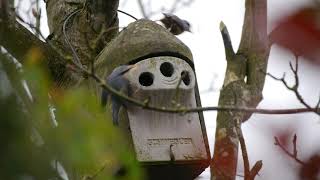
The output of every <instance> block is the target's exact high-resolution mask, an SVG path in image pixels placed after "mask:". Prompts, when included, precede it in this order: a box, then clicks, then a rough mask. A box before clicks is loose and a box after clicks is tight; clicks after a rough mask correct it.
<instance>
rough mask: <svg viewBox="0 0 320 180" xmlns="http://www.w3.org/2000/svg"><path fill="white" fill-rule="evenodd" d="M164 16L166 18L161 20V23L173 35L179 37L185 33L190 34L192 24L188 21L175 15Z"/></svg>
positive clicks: (165, 14)
mask: <svg viewBox="0 0 320 180" xmlns="http://www.w3.org/2000/svg"><path fill="white" fill-rule="evenodd" d="M163 15H164V18H162V19H160V21H161V22H162V23H163V24H164V26H165V27H166V28H167V29H169V31H170V32H171V33H172V34H174V35H179V34H181V33H183V32H185V31H189V32H190V24H189V22H188V21H186V20H183V19H180V18H179V17H178V16H176V15H173V14H167V13H163Z"/></svg>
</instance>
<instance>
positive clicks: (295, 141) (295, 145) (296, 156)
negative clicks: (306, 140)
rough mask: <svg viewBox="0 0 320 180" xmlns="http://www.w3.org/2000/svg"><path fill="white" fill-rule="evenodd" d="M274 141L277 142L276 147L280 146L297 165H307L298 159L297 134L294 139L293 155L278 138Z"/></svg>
mask: <svg viewBox="0 0 320 180" xmlns="http://www.w3.org/2000/svg"><path fill="white" fill-rule="evenodd" d="M274 140H275V143H274V144H275V145H276V146H279V147H280V148H281V149H282V150H283V152H285V153H286V154H287V155H288V156H289V157H291V158H292V159H294V160H295V161H296V162H297V163H299V164H301V165H305V164H306V163H305V162H303V161H302V160H300V159H299V158H298V153H297V136H296V134H295V135H294V137H293V141H292V143H293V153H290V152H289V151H288V150H287V149H286V148H285V147H284V146H283V145H282V144H281V143H280V141H279V139H278V137H274Z"/></svg>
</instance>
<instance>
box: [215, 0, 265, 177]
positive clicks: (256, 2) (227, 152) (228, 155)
mask: <svg viewBox="0 0 320 180" xmlns="http://www.w3.org/2000/svg"><path fill="white" fill-rule="evenodd" d="M245 6H246V11H245V19H244V24H243V31H242V38H241V43H240V47H239V50H238V52H237V53H236V54H235V53H233V50H232V45H231V41H230V39H229V35H228V33H227V31H226V27H223V25H222V27H221V33H222V35H223V39H224V43H225V49H226V59H227V70H226V75H225V80H224V84H223V88H222V90H221V92H220V99H219V106H228V105H229V106H239V107H256V106H257V105H258V104H259V102H260V101H261V100H262V90H263V86H264V81H265V73H264V72H265V71H266V68H267V61H268V57H269V51H270V49H269V45H268V38H267V0H246V5H245ZM245 78H246V79H245ZM250 116H251V114H247V113H244V112H231V111H229V112H228V111H224V112H218V116H217V127H216V137H215V146H214V154H213V158H212V162H211V179H212V180H214V179H218V180H233V179H236V171H237V161H238V144H239V137H238V134H237V130H236V125H237V123H241V122H244V121H246V120H248V119H249V117H250Z"/></svg>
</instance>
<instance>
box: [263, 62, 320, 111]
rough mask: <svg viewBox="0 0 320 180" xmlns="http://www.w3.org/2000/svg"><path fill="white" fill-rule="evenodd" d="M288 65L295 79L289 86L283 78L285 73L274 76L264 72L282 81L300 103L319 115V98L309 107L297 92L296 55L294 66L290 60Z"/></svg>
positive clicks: (297, 64) (297, 65)
mask: <svg viewBox="0 0 320 180" xmlns="http://www.w3.org/2000/svg"><path fill="white" fill-rule="evenodd" d="M289 65H290V69H291V71H292V73H293V74H294V80H295V83H294V84H293V85H292V86H290V85H289V84H288V82H287V81H286V79H285V75H286V74H283V76H282V77H281V78H278V77H275V76H274V75H272V74H270V73H265V74H266V75H268V76H269V77H271V78H272V79H274V80H277V81H280V82H282V84H283V85H284V86H285V87H286V88H287V89H288V90H290V91H292V92H293V93H294V94H295V96H296V97H297V99H298V100H299V102H300V103H301V104H303V105H304V106H305V107H306V108H307V109H309V110H310V111H313V112H314V113H316V114H317V115H320V112H319V111H317V110H316V109H318V107H319V104H320V99H319V100H318V102H317V104H316V106H315V108H313V107H311V106H310V105H309V104H308V103H307V102H306V101H305V100H304V99H303V97H302V95H301V94H300V92H299V89H298V88H299V85H300V84H299V81H300V79H299V75H298V69H299V62H298V57H297V56H296V57H295V66H294V67H293V65H292V63H291V62H290V64H289Z"/></svg>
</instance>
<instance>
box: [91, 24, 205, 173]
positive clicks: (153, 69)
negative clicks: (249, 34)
mask: <svg viewBox="0 0 320 180" xmlns="http://www.w3.org/2000/svg"><path fill="white" fill-rule="evenodd" d="M123 64H135V68H134V69H133V70H130V71H129V72H128V73H126V74H125V77H126V78H127V79H128V80H129V82H130V88H131V92H132V94H131V95H130V96H131V97H133V98H136V99H139V100H141V101H145V100H146V99H149V105H152V106H157V107H168V108H174V107H177V106H182V107H185V108H194V107H197V106H201V103H200V97H199V91H198V87H197V80H196V74H195V69H194V64H193V58H192V54H191V52H190V50H189V48H188V47H187V46H186V45H185V44H183V43H182V42H181V41H180V40H179V39H178V38H176V37H175V36H174V35H172V34H171V33H170V32H169V31H167V30H166V29H164V28H163V27H162V26H160V25H158V24H156V23H155V22H153V21H149V20H138V21H136V22H134V23H131V24H130V25H129V26H128V27H127V28H125V29H124V30H123V31H122V32H120V34H119V35H118V36H117V37H116V38H115V39H114V40H112V41H111V42H110V43H109V44H108V46H107V47H106V48H105V49H104V50H103V51H102V53H101V54H100V56H99V58H98V61H97V62H96V69H97V72H98V73H99V74H100V75H102V76H103V77H106V76H107V75H108V74H110V73H111V72H112V70H113V69H114V68H115V67H117V66H119V65H123ZM119 122H120V128H121V129H122V130H123V131H125V133H126V134H127V135H128V138H129V141H130V142H131V146H132V148H133V150H134V152H135V154H136V159H137V160H138V161H139V162H140V163H141V165H142V166H143V167H144V168H145V169H146V172H147V174H148V177H149V179H194V178H195V177H197V176H198V175H199V174H200V173H201V172H202V171H204V169H205V168H206V167H208V166H209V163H210V152H209V145H208V139H207V134H206V128H205V123H204V120H203V114H202V112H195V113H187V114H179V113H164V112H157V111H151V110H147V109H143V108H141V107H137V106H128V108H122V110H121V111H120V115H119Z"/></svg>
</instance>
